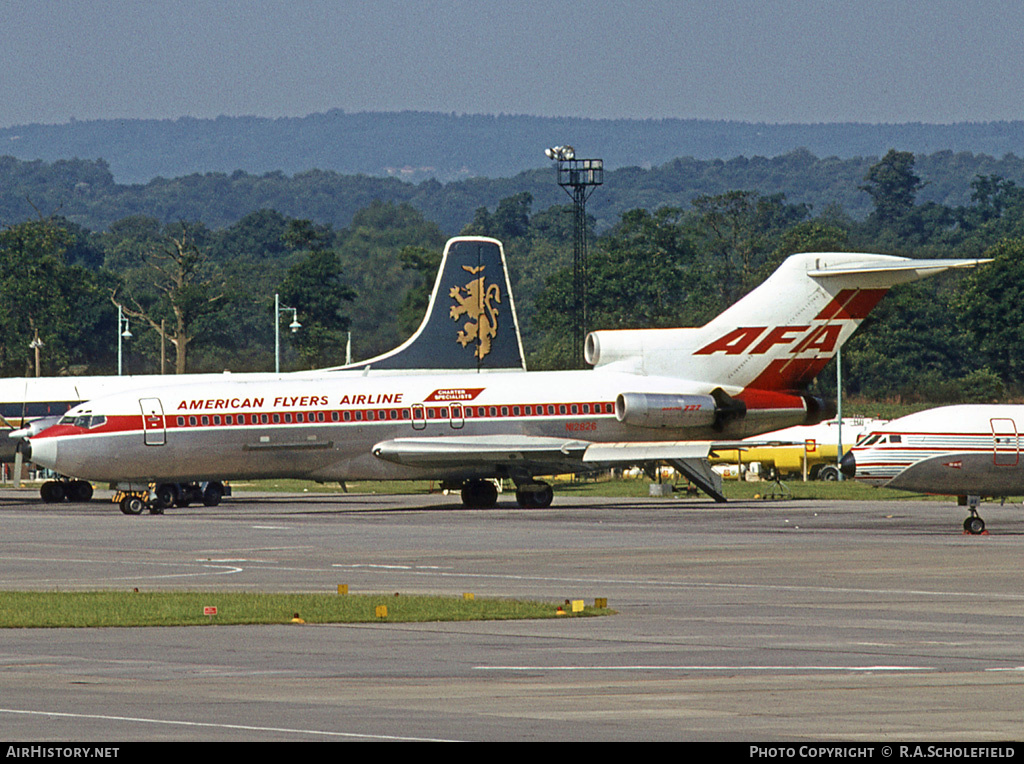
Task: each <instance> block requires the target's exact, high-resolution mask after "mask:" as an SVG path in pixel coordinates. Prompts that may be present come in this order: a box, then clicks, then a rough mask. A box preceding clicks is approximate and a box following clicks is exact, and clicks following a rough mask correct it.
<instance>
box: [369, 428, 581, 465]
mask: <svg viewBox="0 0 1024 764" xmlns="http://www.w3.org/2000/svg"><path fill="white" fill-rule="evenodd" d="M588 445H590V444H588V443H586V442H584V441H581V440H573V439H569V438H547V437H536V436H531V435H452V436H445V437H437V438H393V439H391V440H384V441H381V442H380V443H378V444H377V445H375V446H374V447H373V449H372V452H373V455H374V456H376V457H377V458H379V459H384V460H385V461H389V462H395V463H396V464H404V465H407V466H411V467H442V468H444V467H452V466H459V465H461V466H474V465H488V464H507V465H517V464H526V463H530V464H535V463H538V462H552V463H556V464H559V465H562V464H565V463H566V462H575V463H577V464H578V463H579V462H580V461H581V460H582V457H583V454H584V453H585V452H586V450H587V447H588Z"/></svg>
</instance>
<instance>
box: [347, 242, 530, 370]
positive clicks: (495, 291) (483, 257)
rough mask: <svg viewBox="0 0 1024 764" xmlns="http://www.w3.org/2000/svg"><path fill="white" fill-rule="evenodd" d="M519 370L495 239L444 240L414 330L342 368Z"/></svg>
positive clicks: (521, 363)
mask: <svg viewBox="0 0 1024 764" xmlns="http://www.w3.org/2000/svg"><path fill="white" fill-rule="evenodd" d="M367 367H369V368H370V369H371V370H373V371H377V370H388V371H414V370H415V371H461V372H466V371H525V370H526V362H525V360H524V359H523V343H522V340H521V339H520V336H519V321H518V320H517V318H516V310H515V304H514V303H513V302H512V289H511V285H510V284H509V280H508V270H507V268H506V267H505V252H504V250H503V249H502V246H501V242H500V241H498V240H496V239H488V238H484V237H480V236H472V237H469V236H460V237H456V238H454V239H449V240H448V244H447V245H446V246H445V249H444V255H443V256H442V258H441V269H440V271H439V272H438V275H437V281H435V282H434V291H433V292H432V293H431V295H430V303H429V305H428V307H427V315H426V316H425V317H424V319H423V323H421V324H420V327H419V329H417V330H416V332H415V333H414V334H413V335H412V337H410V338H409V339H408V340H406V341H405V342H404V343H402V344H401V345H399V346H398V347H397V348H395V349H394V350H392V351H390V352H387V353H384V354H383V355H379V356H376V357H375V358H370V359H368V360H365V361H359V362H358V363H353V364H351V365H349V366H342V367H336V368H335V369H331V371H339V370H342V369H346V370H353V369H366V368H367Z"/></svg>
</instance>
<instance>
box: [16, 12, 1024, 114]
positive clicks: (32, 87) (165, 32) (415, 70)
mask: <svg viewBox="0 0 1024 764" xmlns="http://www.w3.org/2000/svg"><path fill="white" fill-rule="evenodd" d="M0 63H2V66H0V126H2V127H6V126H10V125H15V124H25V123H30V122H66V121H68V120H69V119H70V118H72V117H74V118H76V119H95V118H117V117H155V118H167V117H180V116H185V115H189V116H194V117H215V116H218V115H221V114H226V115H241V114H255V115H259V116H270V117H275V116H301V115H305V114H309V113H311V112H321V111H326V110H328V109H334V108H341V109H345V110H346V111H390V110H401V109H415V110H425V111H443V112H457V113H506V114H536V115H543V116H556V115H563V116H581V117H594V118H604V117H642V118H645V117H684V118H689V117H697V118H712V119H734V120H744V121H764V122H839V121H859V122H914V121H920V122H959V121H989V120H1003V119H1022V118H1024V101H1022V85H1024V3H1021V2H1019V0H1016V1H1014V2H1010V1H1004V0H959V2H954V1H952V0H856V1H854V0H850V1H843V0H839V1H837V2H824V1H821V2H814V1H812V0H774V1H772V0H762V1H761V2H757V1H755V0H703V1H701V2H691V1H690V0H674V1H666V0H645V1H644V2H642V3H631V2H612V1H611V0H594V1H593V2H560V1H559V0H504V1H499V0H493V1H492V0H475V1H471V0H420V1H417V0H404V1H397V0H373V1H369V0H368V1H367V2H356V1H355V0H336V1H335V2H327V1H326V0H307V1H305V2H304V1H303V0H280V1H279V0H163V1H161V0H157V1H156V2H153V1H152V0H151V1H150V2H145V1H144V0H65V1H61V0H3V2H2V3H0Z"/></svg>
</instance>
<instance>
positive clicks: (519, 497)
mask: <svg viewBox="0 0 1024 764" xmlns="http://www.w3.org/2000/svg"><path fill="white" fill-rule="evenodd" d="M533 486H534V487H533V488H532V490H531V489H530V488H527V487H524V488H522V489H518V490H516V503H518V504H519V506H520V507H522V508H523V509H547V508H548V507H550V506H551V502H552V501H553V500H554V498H555V491H554V489H553V488H552V487H551V486H550V485H549V484H548V483H543V482H539V483H534V484H533Z"/></svg>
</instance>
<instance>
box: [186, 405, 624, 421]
mask: <svg viewBox="0 0 1024 764" xmlns="http://www.w3.org/2000/svg"><path fill="white" fill-rule="evenodd" d="M499 411H500V412H501V414H500V416H509V413H510V412H511V415H512V416H544V415H556V414H562V415H564V414H602V413H604V414H611V413H614V411H615V406H614V405H613V404H611V403H571V404H565V403H561V404H558V405H554V404H537V405H528V406H465V407H459V406H452V407H451V410H450V411H449V409H448V407H441V408H436V407H432V408H419V407H417V408H415V409H379V410H373V409H371V410H368V411H361V410H360V411H342V412H338V411H332V412H330V421H332V422H353V421H354V422H363V421H366V422H374V421H380V422H384V421H398V420H409V419H410V418H412V419H419V420H422V419H423V418H424V417H425V418H427V419H448V418H449V416H451V417H454V418H459V417H465V418H466V419H479V418H485V417H496V416H499V413H498V412H499ZM326 421H327V414H326V413H325V412H323V411H310V412H301V411H299V412H296V413H294V414H293V413H291V412H288V413H286V414H223V415H222V414H203V415H201V416H196V415H192V416H188V417H185V416H179V417H178V418H177V424H178V427H186V426H187V427H196V426H198V425H200V424H202V425H203V426H209V425H211V424H213V425H236V424H271V423H272V424H304V423H306V422H314V423H315V422H326Z"/></svg>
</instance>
